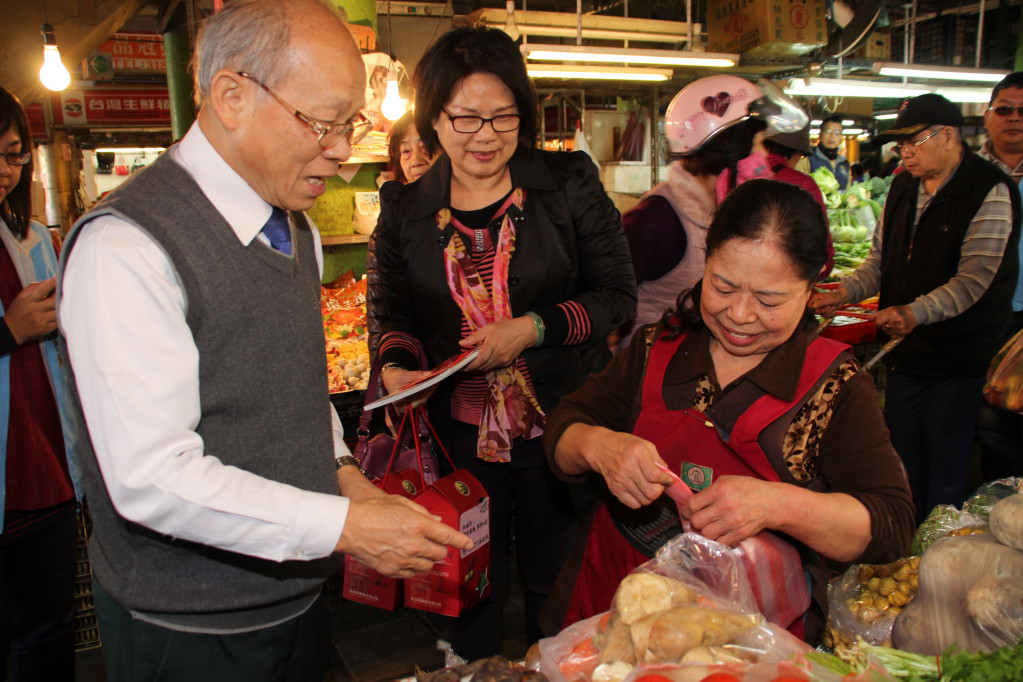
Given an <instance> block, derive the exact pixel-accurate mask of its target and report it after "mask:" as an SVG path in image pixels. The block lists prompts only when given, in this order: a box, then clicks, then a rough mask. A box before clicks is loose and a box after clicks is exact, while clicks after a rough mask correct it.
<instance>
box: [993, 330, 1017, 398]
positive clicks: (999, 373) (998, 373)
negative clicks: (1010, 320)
mask: <svg viewBox="0 0 1023 682" xmlns="http://www.w3.org/2000/svg"><path fill="white" fill-rule="evenodd" d="M984 397H985V398H986V399H987V401H988V402H989V403H991V404H992V405H994V406H995V407H1000V408H1002V409H1003V410H1009V411H1010V412H1023V330H1020V331H1018V332H1016V335H1015V336H1013V337H1012V338H1011V339H1009V342H1008V343H1006V344H1005V345H1004V346H1002V349H1001V350H999V351H998V353H996V354H995V357H994V358H992V360H991V366H990V367H989V368H988V371H987V383H986V384H984Z"/></svg>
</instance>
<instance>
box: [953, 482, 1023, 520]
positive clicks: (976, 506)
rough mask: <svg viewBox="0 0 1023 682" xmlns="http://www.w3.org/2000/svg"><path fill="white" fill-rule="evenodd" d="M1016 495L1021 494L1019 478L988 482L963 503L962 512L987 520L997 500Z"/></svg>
mask: <svg viewBox="0 0 1023 682" xmlns="http://www.w3.org/2000/svg"><path fill="white" fill-rule="evenodd" d="M1018 493H1023V478H1020V477H1019V476H1012V477H1010V478H999V479H997V480H994V481H989V482H988V483H985V484H984V485H982V486H980V487H979V488H977V492H976V493H974V494H973V496H972V497H970V499H968V500H966V501H965V502H963V511H964V512H970V513H971V514H976V515H977V516H980V517H983V518H984V519H987V518H988V516H990V515H991V507H993V506H995V504H996V503H997V502H998V501H999V500H1001V499H1004V498H1006V497H1008V496H1009V495H1015V494H1018Z"/></svg>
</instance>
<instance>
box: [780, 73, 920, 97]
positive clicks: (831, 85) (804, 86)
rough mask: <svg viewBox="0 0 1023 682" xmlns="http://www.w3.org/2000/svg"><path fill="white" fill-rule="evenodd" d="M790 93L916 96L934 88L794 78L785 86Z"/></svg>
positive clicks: (839, 79)
mask: <svg viewBox="0 0 1023 682" xmlns="http://www.w3.org/2000/svg"><path fill="white" fill-rule="evenodd" d="M783 90H784V91H785V93H786V94H788V95H806V96H818V97H819V96H824V97H893V98H899V99H905V98H907V97H916V96H917V95H923V94H926V93H928V92H933V91H934V88H933V87H932V86H928V85H920V84H918V83H875V82H873V81H864V80H858V79H852V78H793V79H792V80H790V81H789V84H788V85H787V86H786V87H785V88H783Z"/></svg>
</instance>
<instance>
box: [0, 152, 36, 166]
mask: <svg viewBox="0 0 1023 682" xmlns="http://www.w3.org/2000/svg"><path fill="white" fill-rule="evenodd" d="M0 158H3V159H4V160H5V161H7V165H8V166H27V165H28V162H29V161H31V160H32V152H7V153H6V154H0Z"/></svg>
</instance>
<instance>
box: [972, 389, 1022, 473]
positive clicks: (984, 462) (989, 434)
mask: <svg viewBox="0 0 1023 682" xmlns="http://www.w3.org/2000/svg"><path fill="white" fill-rule="evenodd" d="M977 440H978V441H979V442H980V471H981V475H982V476H983V477H984V480H985V481H994V480H997V479H999V478H1008V477H1010V476H1021V477H1023V414H1018V413H1016V412H1009V411H1008V410H1003V409H1001V408H1000V407H995V406H994V405H991V404H990V403H988V402H987V401H984V403H983V404H982V405H981V406H980V416H979V417H978V418H977Z"/></svg>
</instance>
